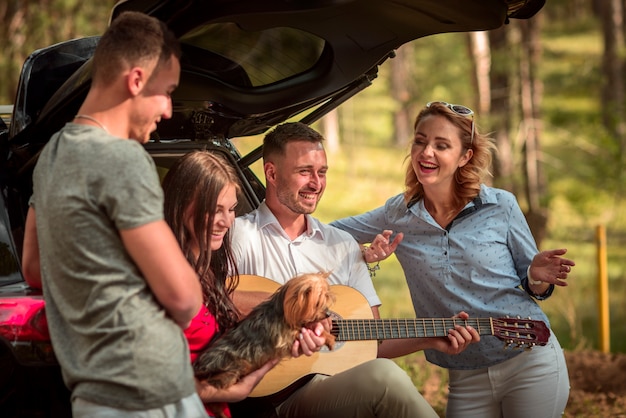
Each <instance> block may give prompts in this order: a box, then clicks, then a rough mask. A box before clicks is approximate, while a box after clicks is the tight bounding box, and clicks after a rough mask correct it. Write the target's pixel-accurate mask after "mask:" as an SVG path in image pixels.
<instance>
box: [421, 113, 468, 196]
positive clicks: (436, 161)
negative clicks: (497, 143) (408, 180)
mask: <svg viewBox="0 0 626 418" xmlns="http://www.w3.org/2000/svg"><path fill="white" fill-rule="evenodd" d="M459 134H460V132H459V128H458V127H456V126H455V125H453V124H452V123H451V122H450V121H448V120H447V119H446V118H444V117H443V116H438V115H429V116H426V117H424V118H423V119H422V120H421V121H420V123H419V124H418V125H417V126H416V128H415V136H414V138H413V145H412V146H411V166H412V167H413V170H414V171H415V174H416V175H417V179H418V181H419V182H420V183H421V184H422V185H423V187H424V191H427V190H428V189H433V188H437V189H442V190H451V189H452V185H453V182H454V174H455V173H456V171H457V169H458V168H459V167H463V166H464V165H465V164H467V162H468V161H469V160H470V158H471V156H472V150H471V149H470V150H465V149H464V148H463V147H462V145H461V138H460V135H459Z"/></svg>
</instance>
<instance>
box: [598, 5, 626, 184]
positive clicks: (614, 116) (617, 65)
mask: <svg viewBox="0 0 626 418" xmlns="http://www.w3.org/2000/svg"><path fill="white" fill-rule="evenodd" d="M600 16H601V21H602V35H603V38H604V54H603V60H602V70H603V72H604V84H603V86H602V100H601V109H602V121H603V123H604V126H605V128H606V129H607V130H608V132H609V133H610V134H611V135H612V136H613V137H614V138H615V140H616V142H617V143H618V149H619V155H618V156H617V163H618V164H617V167H624V166H626V121H624V116H625V114H624V79H623V77H624V75H623V74H624V62H623V61H622V59H623V58H622V57H623V54H624V5H623V3H622V1H621V0H605V1H604V2H601V3H600ZM617 175H618V176H623V173H622V170H618V173H617ZM620 180H621V179H619V178H618V181H617V184H618V185H621V183H622V181H620ZM618 187H619V186H618Z"/></svg>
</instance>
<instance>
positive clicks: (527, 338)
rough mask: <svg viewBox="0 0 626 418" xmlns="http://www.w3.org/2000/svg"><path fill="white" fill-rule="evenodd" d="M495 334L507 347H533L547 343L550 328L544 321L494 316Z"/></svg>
mask: <svg viewBox="0 0 626 418" xmlns="http://www.w3.org/2000/svg"><path fill="white" fill-rule="evenodd" d="M493 335H495V336H496V337H498V338H499V339H501V340H503V341H504V342H505V344H506V346H507V347H511V346H513V345H514V346H516V347H518V348H525V349H531V348H532V347H533V346H535V345H546V344H547V343H548V339H549V338H550V329H549V328H548V327H547V326H546V324H545V323H544V322H543V321H533V320H531V319H522V318H494V319H493Z"/></svg>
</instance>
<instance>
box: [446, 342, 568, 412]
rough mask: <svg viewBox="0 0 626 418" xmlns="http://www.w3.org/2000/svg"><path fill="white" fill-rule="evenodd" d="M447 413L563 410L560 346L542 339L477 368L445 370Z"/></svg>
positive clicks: (564, 385)
mask: <svg viewBox="0 0 626 418" xmlns="http://www.w3.org/2000/svg"><path fill="white" fill-rule="evenodd" d="M449 376H450V386H449V387H450V394H449V396H448V405H447V411H446V417H448V418H528V417H533V418H558V417H560V416H561V415H563V413H564V412H565V406H566V405H567V399H568V397H569V389H570V386H569V377H568V374H567V365H566V363H565V356H564V355H563V350H562V349H561V346H560V344H559V342H558V340H557V338H556V337H555V336H554V334H552V335H551V336H550V340H549V341H548V344H547V345H545V346H536V347H533V349H532V350H531V351H527V352H524V353H522V354H520V355H518V356H516V357H514V358H512V359H510V360H507V361H505V362H503V363H500V364H496V365H495V366H492V367H489V368H485V369H478V370H450V371H449Z"/></svg>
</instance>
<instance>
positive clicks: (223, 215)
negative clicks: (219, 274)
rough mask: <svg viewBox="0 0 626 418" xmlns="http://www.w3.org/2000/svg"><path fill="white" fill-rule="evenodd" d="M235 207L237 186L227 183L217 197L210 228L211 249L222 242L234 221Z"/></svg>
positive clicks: (218, 247)
mask: <svg viewBox="0 0 626 418" xmlns="http://www.w3.org/2000/svg"><path fill="white" fill-rule="evenodd" d="M236 207H237V188H236V186H235V185H234V184H228V185H227V186H226V187H224V188H223V189H222V191H221V192H220V195H219V197H218V198H217V208H216V209H215V217H214V218H213V227H212V229H211V251H216V250H218V249H220V247H221V246H222V245H223V244H224V236H225V235H226V233H227V232H228V230H229V229H230V227H231V226H232V225H233V222H234V221H235V208H236Z"/></svg>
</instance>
